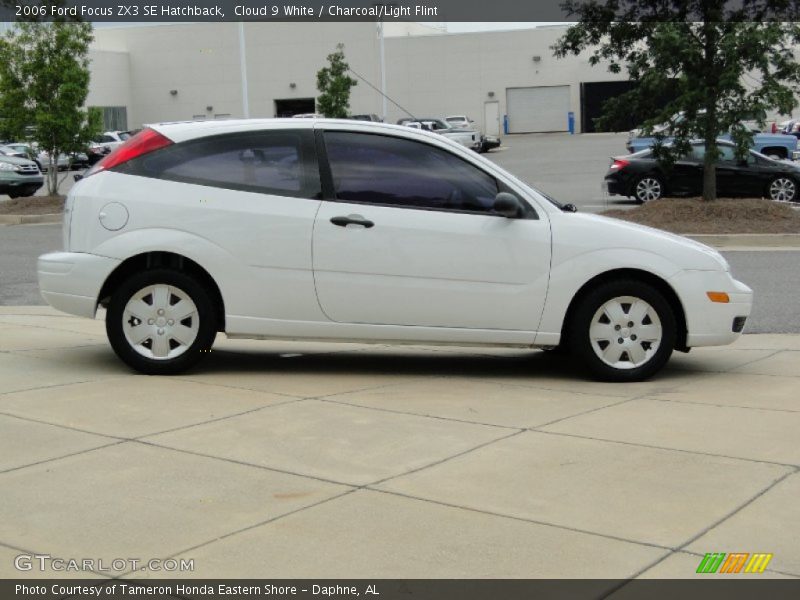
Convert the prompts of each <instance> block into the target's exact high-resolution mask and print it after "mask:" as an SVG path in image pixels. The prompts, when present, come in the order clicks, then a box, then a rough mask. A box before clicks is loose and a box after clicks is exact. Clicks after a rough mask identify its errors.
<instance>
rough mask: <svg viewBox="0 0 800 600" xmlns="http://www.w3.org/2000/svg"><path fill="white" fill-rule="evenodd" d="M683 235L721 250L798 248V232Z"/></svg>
mask: <svg viewBox="0 0 800 600" xmlns="http://www.w3.org/2000/svg"><path fill="white" fill-rule="evenodd" d="M683 235H684V237H688V238H690V239H693V240H695V241H698V242H701V243H703V244H706V245H708V246H713V247H714V248H718V249H722V250H724V249H727V248H761V249H765V248H775V249H788V250H793V249H794V250H800V233H713V234H711V233H709V234H691V233H690V234H683Z"/></svg>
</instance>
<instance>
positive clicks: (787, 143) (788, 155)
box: [625, 133, 800, 160]
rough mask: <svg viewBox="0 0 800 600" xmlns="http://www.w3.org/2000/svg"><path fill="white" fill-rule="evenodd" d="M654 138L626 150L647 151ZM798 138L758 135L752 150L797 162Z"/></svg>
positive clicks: (634, 141) (667, 140) (636, 142)
mask: <svg viewBox="0 0 800 600" xmlns="http://www.w3.org/2000/svg"><path fill="white" fill-rule="evenodd" d="M720 139H723V140H730V139H731V136H730V134H726V135H721V136H720ZM655 141H656V139H655V138H654V137H635V138H632V139H630V140H628V143H627V144H626V146H625V147H626V148H627V149H628V152H630V153H631V154H633V153H634V152H639V150H646V149H647V148H650V147H651V146H652V145H653V144H655ZM671 141H672V138H664V144H669V143H670V142H671ZM797 142H798V140H797V138H796V137H794V136H793V135H781V134H773V133H757V134H755V135H754V136H753V144H752V145H751V146H750V149H751V150H755V151H756V152H760V153H761V154H765V155H766V156H768V157H770V158H774V159H788V160H797V159H798V158H800V151H798V149H797Z"/></svg>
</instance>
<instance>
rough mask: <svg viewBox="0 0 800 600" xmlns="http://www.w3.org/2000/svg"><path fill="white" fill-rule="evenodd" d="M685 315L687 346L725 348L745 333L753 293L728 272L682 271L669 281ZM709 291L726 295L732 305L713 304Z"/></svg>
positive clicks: (728, 303)
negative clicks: (676, 293)
mask: <svg viewBox="0 0 800 600" xmlns="http://www.w3.org/2000/svg"><path fill="white" fill-rule="evenodd" d="M670 283H671V284H672V286H673V288H674V289H675V290H676V291H677V292H678V296H679V297H680V299H681V302H682V303H683V308H684V312H685V314H686V330H687V333H686V346H687V347H688V348H694V347H697V346H724V345H726V344H731V343H733V342H734V341H736V340H737V339H738V338H739V336H740V335H741V334H742V324H743V319H746V318H747V317H749V316H750V311H751V310H752V308H753V290H751V289H750V288H749V287H747V286H746V285H745V284H743V283H742V282H741V281H737V280H736V279H734V278H733V277H732V276H731V274H730V273H729V272H727V271H683V272H681V273H679V274H678V275H676V276H675V277H673V278H672V279H671V280H670ZM707 292H725V293H727V294H728V297H729V302H727V303H721V302H712V301H711V300H710V299H709V297H708V295H707Z"/></svg>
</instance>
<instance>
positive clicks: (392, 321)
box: [38, 119, 752, 381]
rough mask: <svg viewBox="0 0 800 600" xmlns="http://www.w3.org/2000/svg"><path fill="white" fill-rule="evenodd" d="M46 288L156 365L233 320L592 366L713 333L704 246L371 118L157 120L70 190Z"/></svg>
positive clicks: (715, 301)
mask: <svg viewBox="0 0 800 600" xmlns="http://www.w3.org/2000/svg"><path fill="white" fill-rule="evenodd" d="M64 247H65V251H64V252H56V253H52V254H46V255H44V256H42V257H40V258H39V265H38V270H39V283H40V287H41V291H42V295H43V296H44V298H45V299H46V300H47V302H49V303H50V304H51V305H52V306H54V307H55V308H57V309H59V310H62V311H64V312H67V313H72V314H75V315H81V316H85V317H94V315H95V312H96V310H97V306H98V305H102V306H105V307H107V309H108V311H107V315H106V330H107V332H108V338H109V341H110V342H111V346H112V347H113V348H114V350H115V352H116V353H117V354H118V355H119V357H120V358H121V359H122V360H123V361H125V362H126V363H127V364H128V365H130V366H131V367H133V368H134V369H137V370H139V371H142V372H144V373H151V374H169V373H176V372H179V371H182V370H184V369H186V368H188V367H189V366H191V365H193V364H194V363H195V362H196V361H197V360H198V359H199V358H200V357H201V356H202V352H203V351H204V350H207V349H209V348H210V347H211V345H212V343H213V342H214V338H215V336H216V334H217V332H219V331H224V332H225V333H226V334H227V335H228V336H229V337H244V338H278V339H281V338H282V339H293V340H296V339H314V340H328V341H337V340H338V341H361V342H382V343H387V342H389V343H392V342H395V343H409V342H413V343H422V344H459V345H465V346H466V345H490V346H516V347H542V348H552V347H556V346H561V347H564V348H568V349H569V350H570V351H571V352H572V353H573V355H574V356H575V357H577V358H578V359H579V360H580V361H581V362H582V363H583V364H584V365H585V366H586V367H587V368H588V370H589V371H590V372H591V373H592V374H593V375H594V376H595V377H597V378H600V379H604V380H613V381H635V380H641V379H644V378H646V377H649V376H651V375H653V374H654V373H655V372H656V371H658V370H659V369H660V368H661V367H662V366H663V365H664V364H665V363H666V361H667V360H668V359H669V357H670V355H671V354H672V351H673V349H678V350H686V349H688V348H692V347H695V346H713V345H721V344H729V343H731V342H733V341H734V340H735V339H736V338H737V337H738V336H739V335H740V333H741V331H742V327H743V326H744V321H745V319H746V317H747V316H748V315H749V314H750V307H751V303H752V292H751V290H750V289H749V288H748V287H747V286H745V285H744V284H742V283H740V282H738V281H736V280H735V279H733V277H731V274H730V270H729V266H728V264H727V262H726V261H725V259H724V258H723V257H722V256H720V254H719V253H717V252H716V251H714V250H712V249H711V248H708V247H706V246H703V245H702V244H698V243H695V242H693V241H690V240H687V239H684V238H682V237H679V236H675V235H671V234H668V233H664V232H660V231H657V230H654V229H649V228H645V227H640V226H636V225H631V224H628V223H624V222H622V221H617V220H612V219H606V218H603V217H599V216H595V215H584V214H578V213H575V212H570V211H568V210H563V208H562V207H561V206H560V205H559V204H557V203H555V202H554V201H552V200H550V199H548V198H546V197H545V196H543V195H542V194H540V193H539V192H537V191H536V190H534V189H531V188H530V187H528V186H527V185H525V184H524V183H522V182H521V181H519V180H518V179H516V178H515V177H513V176H512V175H510V174H508V173H506V172H505V171H503V170H502V169H500V168H499V167H497V166H496V165H495V164H493V163H492V162H490V161H488V160H486V159H484V158H482V157H480V156H478V155H476V154H475V153H473V152H470V151H469V150H467V149H464V148H462V147H461V146H459V145H458V144H456V143H454V142H451V141H449V140H448V139H447V138H444V137H442V136H437V135H435V134H430V133H427V132H424V131H416V130H413V129H410V128H407V127H397V126H392V125H383V124H376V123H362V122H354V121H335V120H322V119H319V120H317V119H313V120H312V119H309V120H304V119H287V120H280V119H265V120H243V121H222V122H220V121H217V122H201V123H197V122H194V123H170V124H162V125H153V126H151V127H148V128H146V129H144V130H143V131H142V132H140V133H139V134H138V135H136V136H134V137H133V138H131V139H130V140H128V141H127V142H126V143H125V144H124V145H122V146H120V147H119V148H117V149H116V150H115V151H114V152H113V153H111V154H110V155H108V156H107V157H106V158H104V159H103V160H102V161H100V162H99V163H98V164H97V165H95V167H94V168H93V169H92V170H91V171H90V172H89V173H87V175H86V177H85V178H84V179H83V180H81V181H80V182H78V183H77V184H76V185H75V186H74V187H73V189H72V191H71V192H70V194H69V197H68V198H67V204H66V208H65V217H64Z"/></svg>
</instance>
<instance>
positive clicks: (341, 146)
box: [325, 131, 499, 213]
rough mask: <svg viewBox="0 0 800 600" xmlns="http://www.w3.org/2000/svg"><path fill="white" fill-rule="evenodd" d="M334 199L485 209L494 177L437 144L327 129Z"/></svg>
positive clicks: (492, 197)
mask: <svg viewBox="0 0 800 600" xmlns="http://www.w3.org/2000/svg"><path fill="white" fill-rule="evenodd" d="M325 147H326V149H327V153H328V161H329V162H330V166H331V174H332V175H333V186H334V192H335V194H336V199H337V200H340V201H347V202H364V203H369V204H382V205H387V206H399V207H406V208H427V209H437V210H455V211H463V212H480V213H491V211H492V207H493V206H494V200H495V196H496V195H497V192H498V191H499V188H498V183H497V180H496V179H495V178H494V177H492V176H491V175H489V174H487V173H485V172H484V171H482V170H480V169H478V168H477V167H475V166H473V165H472V164H470V163H468V162H467V161H465V160H462V159H460V158H459V157H457V156H455V155H453V154H451V153H449V152H446V151H444V150H442V149H439V148H436V147H434V146H430V145H428V144H423V143H421V142H416V141H413V140H407V139H401V138H394V137H389V136H384V135H375V134H363V133H353V132H340V131H328V132H326V133H325Z"/></svg>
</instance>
